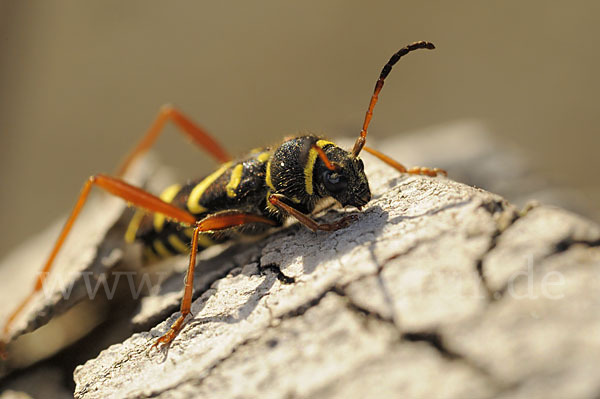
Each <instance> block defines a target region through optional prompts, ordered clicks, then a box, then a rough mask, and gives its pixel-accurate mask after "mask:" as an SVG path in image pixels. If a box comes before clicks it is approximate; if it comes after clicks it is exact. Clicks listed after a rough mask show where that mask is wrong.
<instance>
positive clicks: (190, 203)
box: [187, 162, 231, 213]
mask: <svg viewBox="0 0 600 399" xmlns="http://www.w3.org/2000/svg"><path fill="white" fill-rule="evenodd" d="M230 166H231V162H227V163H225V164H223V166H221V167H220V168H219V169H217V170H216V171H215V172H214V173H212V174H210V175H208V177H206V178H205V179H204V180H202V181H201V182H200V183H198V184H196V187H194V188H193V189H192V192H191V193H190V196H189V197H188V200H187V208H188V210H189V211H190V212H192V213H203V212H206V211H208V209H207V208H205V207H203V206H202V205H200V199H201V198H202V194H204V191H206V189H207V188H208V187H210V185H211V184H213V183H214V182H215V180H217V179H218V178H219V177H220V176H221V175H222V174H223V173H225V171H226V170H227V169H228V168H229V167H230Z"/></svg>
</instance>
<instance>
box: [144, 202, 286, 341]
mask: <svg viewBox="0 0 600 399" xmlns="http://www.w3.org/2000/svg"><path fill="white" fill-rule="evenodd" d="M249 223H264V224H269V225H273V226H276V225H278V223H277V222H275V221H274V220H271V219H267V218H266V217H264V216H259V215H255V214H251V213H244V212H239V211H224V212H219V213H217V214H213V215H209V216H207V217H205V218H204V219H202V220H199V221H198V222H196V228H195V229H194V234H193V236H192V245H191V253H190V263H189V265H188V269H187V272H186V274H185V280H184V284H185V289H184V293H183V299H182V300H181V308H180V313H181V314H180V315H179V317H178V318H177V320H175V322H174V323H173V324H172V325H171V328H170V329H169V331H167V332H166V333H165V334H164V335H163V336H161V337H160V338H158V339H157V340H156V341H155V342H154V344H152V346H151V347H150V350H152V349H155V348H159V347H163V346H166V345H169V344H170V343H171V342H172V341H173V339H175V337H176V336H177V334H178V333H179V331H181V329H182V328H183V325H184V322H185V318H186V317H187V316H188V315H189V314H190V313H191V308H192V294H193V290H194V269H195V267H196V253H197V252H198V234H200V233H202V232H207V231H218V230H225V229H228V228H231V227H235V226H242V225H245V224H249Z"/></svg>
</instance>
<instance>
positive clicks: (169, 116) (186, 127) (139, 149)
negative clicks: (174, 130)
mask: <svg viewBox="0 0 600 399" xmlns="http://www.w3.org/2000/svg"><path fill="white" fill-rule="evenodd" d="M169 120H170V121H172V122H173V123H175V125H176V126H177V127H179V128H180V129H181V131H182V132H183V133H185V134H186V135H187V136H188V137H189V138H190V139H191V140H192V141H193V142H194V143H196V145H198V146H199V147H201V148H203V149H205V150H206V151H208V152H209V153H210V154H211V155H212V156H214V157H215V158H216V159H217V161H219V162H221V163H225V162H228V161H229V160H231V156H230V155H229V154H228V153H227V151H225V150H224V149H223V147H222V146H221V145H220V144H219V143H218V142H217V141H216V140H215V139H214V138H212V136H211V135H210V134H209V133H208V132H207V131H206V130H204V129H202V128H201V127H200V126H198V125H197V124H196V123H194V122H192V120H191V119H190V118H188V117H187V116H185V115H184V114H183V113H182V112H181V111H178V110H177V109H175V108H173V106H171V105H163V106H162V107H161V108H160V111H159V112H158V115H157V117H156V119H155V120H154V122H153V123H152V125H151V126H150V129H148V131H147V132H146V134H144V137H142V139H141V140H140V142H139V143H138V144H137V146H135V148H134V149H133V150H131V152H129V154H127V156H126V157H125V159H124V161H123V163H122V164H121V166H120V167H119V169H118V171H117V176H123V175H124V174H125V172H126V171H127V168H128V167H129V166H130V165H131V163H132V162H133V161H134V160H135V159H136V158H137V157H138V156H140V155H141V154H143V153H145V152H146V151H148V149H149V148H150V147H152V145H153V144H154V142H155V141H156V139H157V138H158V136H159V135H160V133H161V132H162V128H163V126H164V125H165V123H166V122H167V121H169Z"/></svg>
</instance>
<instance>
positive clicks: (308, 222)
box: [269, 194, 356, 231]
mask: <svg viewBox="0 0 600 399" xmlns="http://www.w3.org/2000/svg"><path fill="white" fill-rule="evenodd" d="M285 200H286V197H285V196H283V195H281V194H271V195H270V196H269V202H270V203H271V204H273V205H275V206H276V207H277V208H279V209H281V210H283V211H284V212H286V213H288V214H290V215H291V216H293V217H295V218H296V219H297V220H298V221H299V222H300V223H302V224H303V225H305V226H306V227H308V228H309V229H311V230H312V231H317V230H323V231H334V230H339V229H341V228H344V227H346V226H348V225H349V224H350V223H351V222H352V221H354V220H356V217H355V216H354V215H350V216H346V217H343V218H342V219H340V220H338V221H337V222H335V223H318V222H317V221H315V220H314V219H312V218H311V217H310V216H308V215H306V214H304V213H302V212H300V211H299V210H297V209H296V208H294V207H293V206H291V205H288V204H286V203H285V202H284V201H285Z"/></svg>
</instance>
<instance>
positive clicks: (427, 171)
mask: <svg viewBox="0 0 600 399" xmlns="http://www.w3.org/2000/svg"><path fill="white" fill-rule="evenodd" d="M363 149H364V150H365V151H366V152H368V153H369V154H371V155H374V156H376V157H377V158H379V159H380V160H382V161H383V162H385V163H387V164H388V165H390V166H391V167H392V168H394V169H396V170H397V171H398V172H400V173H410V174H412V175H427V176H437V175H438V174H442V175H444V176H448V172H446V171H445V170H444V169H440V168H428V167H424V166H414V167H412V168H410V169H407V168H406V167H405V166H404V165H402V164H401V163H400V162H398V161H396V160H394V159H392V158H390V157H388V156H387V155H385V154H382V153H381V152H379V151H377V150H374V149H372V148H371V147H363Z"/></svg>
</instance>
